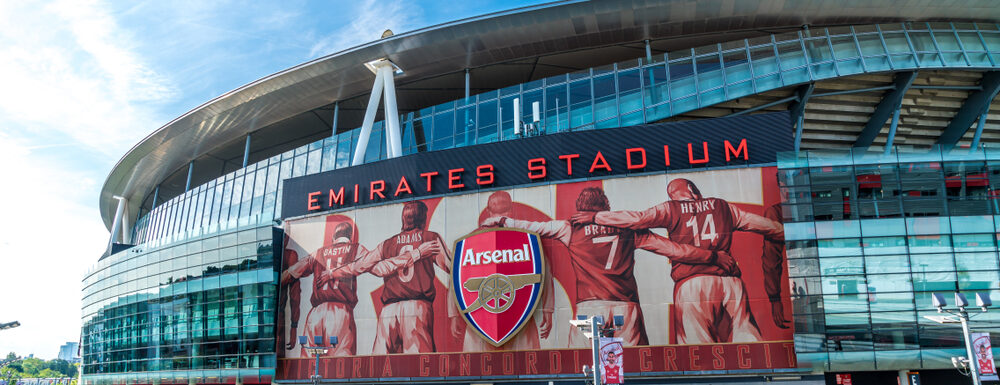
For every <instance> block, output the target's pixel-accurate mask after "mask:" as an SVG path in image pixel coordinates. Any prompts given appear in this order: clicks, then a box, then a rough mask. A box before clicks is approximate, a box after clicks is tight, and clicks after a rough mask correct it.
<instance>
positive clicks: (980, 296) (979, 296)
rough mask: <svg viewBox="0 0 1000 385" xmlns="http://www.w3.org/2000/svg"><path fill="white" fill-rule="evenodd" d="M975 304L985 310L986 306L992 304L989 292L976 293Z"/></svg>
mask: <svg viewBox="0 0 1000 385" xmlns="http://www.w3.org/2000/svg"><path fill="white" fill-rule="evenodd" d="M976 306H979V307H980V308H982V309H983V311H986V308H988V307H990V306H993V301H991V300H990V293H988V292H987V293H976Z"/></svg>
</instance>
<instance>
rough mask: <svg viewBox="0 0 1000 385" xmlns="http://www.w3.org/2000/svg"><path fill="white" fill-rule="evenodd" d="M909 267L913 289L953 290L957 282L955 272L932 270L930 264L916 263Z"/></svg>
mask: <svg viewBox="0 0 1000 385" xmlns="http://www.w3.org/2000/svg"><path fill="white" fill-rule="evenodd" d="M911 268H912V269H913V290H914V291H954V290H955V287H956V285H957V284H958V282H957V278H956V276H955V272H951V271H942V272H934V271H933V268H932V267H931V266H929V265H926V264H922V265H917V264H916V263H914V265H913V266H912V267H911Z"/></svg>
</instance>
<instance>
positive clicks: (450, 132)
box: [431, 111, 455, 150]
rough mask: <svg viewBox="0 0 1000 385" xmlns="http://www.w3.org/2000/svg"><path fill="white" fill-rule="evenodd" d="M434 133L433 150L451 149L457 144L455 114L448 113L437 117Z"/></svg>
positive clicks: (432, 137) (435, 117)
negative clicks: (455, 139) (455, 140)
mask: <svg viewBox="0 0 1000 385" xmlns="http://www.w3.org/2000/svg"><path fill="white" fill-rule="evenodd" d="M433 133H434V134H433V135H432V136H431V140H432V143H431V150H439V149H444V148H451V147H452V146H453V145H454V143H455V142H454V135H455V113H454V112H452V111H448V112H444V113H440V114H437V115H435V116H434V130H433Z"/></svg>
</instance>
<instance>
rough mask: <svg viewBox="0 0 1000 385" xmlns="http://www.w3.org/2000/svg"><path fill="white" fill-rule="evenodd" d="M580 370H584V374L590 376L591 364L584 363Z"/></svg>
mask: <svg viewBox="0 0 1000 385" xmlns="http://www.w3.org/2000/svg"><path fill="white" fill-rule="evenodd" d="M580 371H581V372H583V375H584V376H589V375H590V366H587V365H583V367H582V368H580Z"/></svg>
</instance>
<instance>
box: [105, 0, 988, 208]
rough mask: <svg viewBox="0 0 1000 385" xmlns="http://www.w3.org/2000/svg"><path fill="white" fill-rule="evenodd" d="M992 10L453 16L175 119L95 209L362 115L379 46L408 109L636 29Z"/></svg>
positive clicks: (730, 35)
mask: <svg viewBox="0 0 1000 385" xmlns="http://www.w3.org/2000/svg"><path fill="white" fill-rule="evenodd" d="M997 20H1000V7H997V6H996V3H995V2H994V1H992V0H965V1H957V2H942V1H936V0H927V1H900V0H897V1H891V0H863V1H820V0H802V1H794V2H789V1H784V0H736V1H722V0H716V1H705V0H699V1H695V0H667V1H608V0H602V1H564V2H556V3H549V4H543V5H539V6H534V7H526V8H519V9H514V10H510V11H505V12H499V13H494V14H489V15H484V16H480V17H474V18H469V19H464V20H458V21H454V22H450V23H446V24H441V25H437V26H432V27H428V28H424V29H420V30H416V31H412V32H408V33H403V34H399V35H395V36H392V37H389V38H386V39H382V40H378V41H373V42H370V43H367V44H363V45H360V46H357V47H353V48H350V49H347V50H344V51H341V52H338V53H335V54H332V55H329V56H325V57H322V58H319V59H316V60H313V61H311V62H307V63H304V64H301V65H299V66H296V67H293V68H290V69H287V70H285V71H282V72H279V73H276V74H274V75H271V76H268V77H265V78H263V79H260V80H257V81H255V82H252V83H250V84H247V85H245V86H243V87H240V88H238V89H236V90H233V91H231V92H229V93H226V94H224V95H221V96H219V97H217V98H215V99H213V100H211V101H209V102H207V103H205V104H203V105H201V106H198V107H196V108H195V109H193V110H191V111H189V112H188V113H186V114H184V115H182V116H180V117H178V118H177V119H174V120H173V121H171V122H169V123H167V124H166V125H164V126H162V127H160V128H158V129H157V130H155V131H154V132H153V133H152V134H150V135H149V136H147V137H146V138H144V139H143V140H142V141H141V142H139V143H138V144H136V145H135V146H134V147H133V148H132V149H131V150H129V151H128V153H126V154H125V156H124V157H122V159H121V160H120V161H119V162H118V163H117V164H116V165H115V167H114V168H113V169H112V171H111V173H110V174H109V175H108V178H107V180H106V181H105V183H104V187H103V189H102V191H101V196H100V210H101V215H102V217H103V219H104V222H105V225H106V226H107V227H108V228H110V227H111V222H112V220H113V218H114V211H115V205H114V199H113V198H112V196H114V195H119V196H124V197H126V198H127V199H128V200H129V202H130V203H132V204H136V203H138V202H141V200H142V199H144V197H145V196H146V195H148V194H149V193H150V192H151V191H152V190H153V189H154V188H155V187H156V186H157V185H158V184H159V183H161V182H162V181H163V180H164V179H166V178H167V177H168V176H170V175H171V174H173V173H175V172H176V171H177V170H179V169H182V168H184V167H185V166H186V165H187V164H189V163H190V162H192V161H194V160H195V159H198V158H199V157H202V156H204V155H205V154H208V153H209V152H211V151H213V150H215V149H217V148H219V147H221V146H223V145H226V144H227V143H231V142H233V141H235V140H241V139H242V138H243V137H244V136H246V135H248V134H249V133H252V132H255V131H257V130H260V129H261V128H265V127H268V126H271V125H275V124H277V123H280V122H282V121H286V120H288V119H290V118H292V117H294V116H297V115H301V114H303V113H307V112H310V111H313V110H315V109H317V108H321V107H324V106H329V105H330V104H331V103H334V102H340V103H341V108H342V113H341V115H340V119H338V126H339V127H344V128H354V127H356V126H358V125H360V119H361V115H360V113H358V112H357V111H360V110H362V109H363V108H364V105H363V104H364V102H365V99H366V95H367V94H368V93H369V92H370V88H371V83H372V81H373V79H374V75H373V74H372V73H371V72H370V71H368V69H367V68H365V66H364V65H363V63H365V62H368V61H371V60H375V59H378V58H383V57H387V58H389V59H390V60H392V61H393V62H394V63H396V64H398V65H399V66H400V67H401V68H403V69H404V71H405V72H404V74H402V75H400V76H397V78H396V84H397V87H398V89H399V91H398V92H399V95H400V96H399V103H400V110H401V111H406V110H414V109H419V108H422V107H427V106H430V105H434V104H435V103H436V102H439V101H444V100H449V99H456V98H458V97H461V94H462V90H463V88H464V71H465V70H466V69H471V70H472V71H474V72H473V80H472V82H473V84H474V86H475V88H476V89H481V90H487V89H495V88H501V87H505V86H509V85H512V84H518V83H523V82H526V81H529V80H534V79H540V78H543V77H546V76H551V75H555V74H559V73H565V72H572V71H574V70H577V69H582V68H588V67H593V66H597V65H602V64H608V63H613V62H615V61H617V60H622V59H627V58H634V57H640V56H643V55H644V53H643V52H642V51H641V50H642V49H644V48H643V44H642V42H643V41H644V40H650V41H651V45H652V47H653V49H654V52H664V51H668V50H676V49H683V48H690V47H696V46H702V45H707V44H714V43H719V42H726V41H733V40H738V39H743V38H749V37H754V36H762V35H768V34H773V33H778V32H782V31H789V30H798V29H800V28H802V26H803V25H809V26H810V27H824V26H837V25H858V24H874V23H886V22H901V21H988V22H995V21H997ZM352 106H354V107H356V108H351V107H352ZM352 111H354V112H352ZM321 119H322V118H321ZM240 147H241V148H242V146H240Z"/></svg>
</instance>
